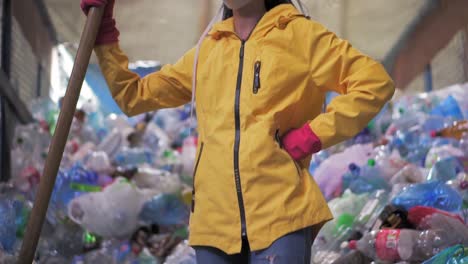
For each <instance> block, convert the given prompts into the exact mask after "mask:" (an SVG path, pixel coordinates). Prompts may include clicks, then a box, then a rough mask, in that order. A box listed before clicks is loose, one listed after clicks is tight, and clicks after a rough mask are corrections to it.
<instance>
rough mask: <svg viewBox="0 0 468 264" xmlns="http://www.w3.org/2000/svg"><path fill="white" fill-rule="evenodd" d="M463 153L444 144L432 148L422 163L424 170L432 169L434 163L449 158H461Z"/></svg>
mask: <svg viewBox="0 0 468 264" xmlns="http://www.w3.org/2000/svg"><path fill="white" fill-rule="evenodd" d="M463 154H464V153H463V151H462V150H461V149H459V148H456V147H454V146H452V145H449V144H444V145H441V146H434V147H432V148H431V150H429V152H428V153H427V156H426V161H425V163H424V165H425V168H428V169H430V168H432V167H433V166H434V165H435V164H436V162H438V161H440V160H443V159H447V158H451V157H462V156H463Z"/></svg>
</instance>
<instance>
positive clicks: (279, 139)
mask: <svg viewBox="0 0 468 264" xmlns="http://www.w3.org/2000/svg"><path fill="white" fill-rule="evenodd" d="M279 134H280V131H279V129H277V130H276V132H275V141H276V143H278V145H279V147H280V148H281V149H282V150H284V151H286V150H285V149H283V144H282V143H281V138H280V135H279ZM286 154H288V155H289V153H287V151H286ZM289 157H290V158H291V160H292V161H293V162H294V166H296V171H297V175H298V176H299V177H300V176H302V172H301V167H300V166H299V164H297V161H296V160H294V159H293V158H292V157H291V156H289Z"/></svg>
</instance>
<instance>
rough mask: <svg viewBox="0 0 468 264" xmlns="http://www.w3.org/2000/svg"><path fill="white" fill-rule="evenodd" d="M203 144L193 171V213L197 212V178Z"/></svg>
mask: <svg viewBox="0 0 468 264" xmlns="http://www.w3.org/2000/svg"><path fill="white" fill-rule="evenodd" d="M203 146H204V144H203V142H202V143H201V146H200V153H199V154H198V158H197V163H196V164H195V169H194V170H193V177H192V180H193V186H192V187H193V188H192V213H193V212H194V211H195V176H196V175H197V170H198V164H199V163H200V159H201V156H202V153H203Z"/></svg>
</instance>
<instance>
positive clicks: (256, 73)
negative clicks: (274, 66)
mask: <svg viewBox="0 0 468 264" xmlns="http://www.w3.org/2000/svg"><path fill="white" fill-rule="evenodd" d="M261 67H262V62H261V61H256V62H255V67H254V85H253V93H254V94H257V93H258V89H260V69H261Z"/></svg>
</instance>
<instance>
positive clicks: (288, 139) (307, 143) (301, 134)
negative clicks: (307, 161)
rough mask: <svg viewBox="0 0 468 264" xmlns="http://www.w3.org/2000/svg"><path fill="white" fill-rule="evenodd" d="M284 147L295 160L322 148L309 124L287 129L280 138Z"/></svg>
mask: <svg viewBox="0 0 468 264" xmlns="http://www.w3.org/2000/svg"><path fill="white" fill-rule="evenodd" d="M282 143H283V147H284V149H285V150H286V151H287V152H288V153H289V155H291V157H292V158H293V159H294V160H296V161H299V160H302V159H304V158H305V157H307V156H309V155H311V154H314V153H317V152H319V151H320V150H321V149H322V143H321V142H320V139H319V138H318V137H317V135H316V134H315V133H314V132H313V131H312V129H311V128H310V126H309V124H305V125H303V126H302V127H301V128H297V129H293V130H291V131H289V132H288V133H287V134H286V135H285V136H284V137H283V139H282Z"/></svg>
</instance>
